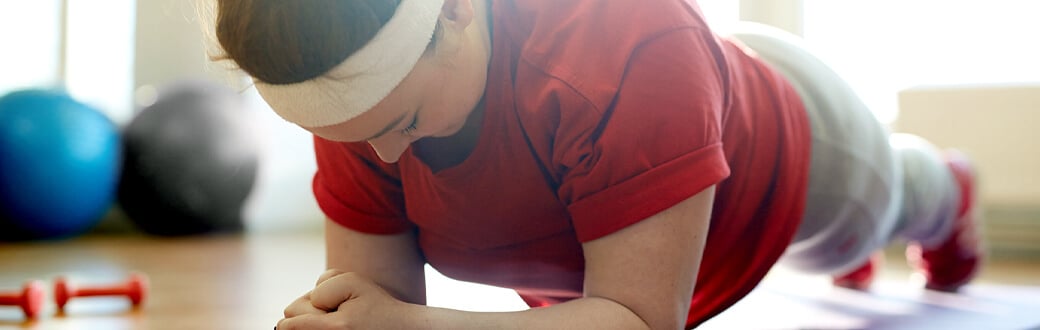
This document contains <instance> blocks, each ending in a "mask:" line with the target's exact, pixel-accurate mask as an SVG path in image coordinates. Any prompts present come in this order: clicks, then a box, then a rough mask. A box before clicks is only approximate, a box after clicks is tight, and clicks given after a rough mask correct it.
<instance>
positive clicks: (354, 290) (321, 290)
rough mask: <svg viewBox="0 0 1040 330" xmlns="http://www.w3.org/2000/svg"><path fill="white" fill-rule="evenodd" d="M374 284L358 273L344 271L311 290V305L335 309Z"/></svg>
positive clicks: (327, 309)
mask: <svg viewBox="0 0 1040 330" xmlns="http://www.w3.org/2000/svg"><path fill="white" fill-rule="evenodd" d="M372 285H374V284H372V283H371V281H368V280H367V279H364V278H362V277H361V276H359V275H357V274H356V273H343V274H340V275H336V276H333V277H332V278H330V279H328V280H327V281H324V282H322V283H321V284H318V286H317V287H315V288H314V291H311V298H310V299H311V305H314V307H317V308H318V309H322V310H326V311H329V312H332V311H335V310H336V309H338V308H339V305H340V304H342V303H343V302H346V301H347V300H350V299H353V298H354V297H357V296H358V294H360V293H362V292H364V291H366V290H367V289H368V287H369V286H372Z"/></svg>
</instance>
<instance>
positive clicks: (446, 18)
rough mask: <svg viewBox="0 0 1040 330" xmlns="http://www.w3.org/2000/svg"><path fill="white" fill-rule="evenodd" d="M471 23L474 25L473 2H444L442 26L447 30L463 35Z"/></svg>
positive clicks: (466, 0)
mask: <svg viewBox="0 0 1040 330" xmlns="http://www.w3.org/2000/svg"><path fill="white" fill-rule="evenodd" d="M470 23H473V2H472V0H444V7H443V8H441V24H443V25H444V28H445V29H449V30H452V31H451V32H454V33H461V32H462V31H463V30H465V29H466V27H467V26H469V25H470Z"/></svg>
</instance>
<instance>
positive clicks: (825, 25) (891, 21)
mask: <svg viewBox="0 0 1040 330" xmlns="http://www.w3.org/2000/svg"><path fill="white" fill-rule="evenodd" d="M804 1H805V3H804V9H805V12H804V19H805V21H804V24H805V25H804V34H805V39H806V42H807V43H808V44H809V46H810V47H812V48H813V50H814V51H816V52H817V53H818V54H819V55H820V56H821V57H822V58H823V59H824V60H825V61H826V62H828V64H830V65H831V66H832V67H833V68H834V69H835V70H836V71H838V73H839V74H841V75H842V76H844V77H845V78H846V79H847V80H848V81H849V83H850V84H851V85H852V86H853V88H855V89H856V90H857V92H859V93H860V96H861V97H862V98H863V99H864V101H865V102H866V103H867V105H868V106H870V107H871V108H872V109H874V110H875V112H876V113H877V114H878V116H879V118H880V119H881V120H882V121H884V122H891V121H892V120H894V119H895V116H896V114H897V101H898V100H897V95H898V94H897V93H898V92H899V91H900V90H903V89H906V88H909V87H913V86H917V85H951V84H954V85H963V84H984V83H1017V82H1033V83H1036V82H1040V65H1037V62H1036V60H1037V59H1038V58H1040V42H1037V40H1038V39H1037V33H1038V32H1040V20H1038V19H1036V15H1037V14H1038V13H1040V1H1036V0H953V1H950V0H875V1H861V0H804Z"/></svg>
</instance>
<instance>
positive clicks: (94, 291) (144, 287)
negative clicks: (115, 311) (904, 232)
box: [54, 273, 148, 311]
mask: <svg viewBox="0 0 1040 330" xmlns="http://www.w3.org/2000/svg"><path fill="white" fill-rule="evenodd" d="M147 293H148V277H147V276H145V275H144V274H141V273H131V274H130V278H129V279H127V280H126V282H124V283H119V284H114V285H108V286H95V287H77V286H73V285H71V284H69V283H68V281H66V280H65V279H64V278H61V277H59V278H57V279H55V280H54V301H55V302H56V303H57V304H58V310H59V311H61V310H64V309H65V304H66V303H68V302H69V299H70V298H75V297H96V296H126V297H127V298H130V302H131V303H132V304H133V305H134V306H135V307H136V306H139V305H141V302H142V301H144V298H145V296H146V295H147Z"/></svg>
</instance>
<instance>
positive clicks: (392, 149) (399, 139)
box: [368, 134, 416, 163]
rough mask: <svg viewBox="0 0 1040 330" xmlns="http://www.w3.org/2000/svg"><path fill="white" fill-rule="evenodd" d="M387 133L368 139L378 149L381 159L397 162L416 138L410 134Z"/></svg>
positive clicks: (369, 143) (373, 147) (377, 153)
mask: <svg viewBox="0 0 1040 330" xmlns="http://www.w3.org/2000/svg"><path fill="white" fill-rule="evenodd" d="M387 135H388V136H383V137H379V138H377V139H375V140H370V141H368V145H370V146H372V150H375V151H376V155H379V159H381V160H382V161H383V162H386V163H396V162H397V160H399V159H401V155H402V154H404V152H405V150H408V146H409V145H411V144H412V142H415V140H416V139H414V138H412V137H408V136H392V135H391V134H387Z"/></svg>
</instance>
